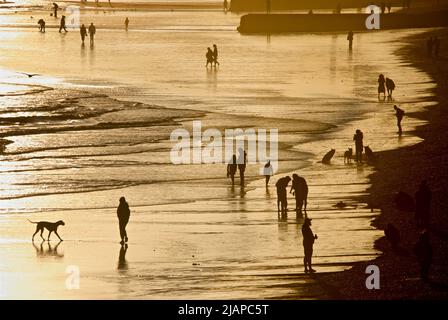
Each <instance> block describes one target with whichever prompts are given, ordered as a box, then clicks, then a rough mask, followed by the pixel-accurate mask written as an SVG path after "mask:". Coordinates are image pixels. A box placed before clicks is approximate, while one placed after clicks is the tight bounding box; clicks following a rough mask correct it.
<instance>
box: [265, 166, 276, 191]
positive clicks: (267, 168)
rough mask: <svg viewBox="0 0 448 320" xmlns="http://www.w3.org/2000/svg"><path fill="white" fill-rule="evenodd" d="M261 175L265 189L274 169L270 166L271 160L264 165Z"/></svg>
mask: <svg viewBox="0 0 448 320" xmlns="http://www.w3.org/2000/svg"><path fill="white" fill-rule="evenodd" d="M263 175H264V176H265V178H266V188H267V187H268V183H269V179H271V176H273V175H274V169H273V168H272V165H271V160H268V162H267V163H266V164H265V165H264V168H263Z"/></svg>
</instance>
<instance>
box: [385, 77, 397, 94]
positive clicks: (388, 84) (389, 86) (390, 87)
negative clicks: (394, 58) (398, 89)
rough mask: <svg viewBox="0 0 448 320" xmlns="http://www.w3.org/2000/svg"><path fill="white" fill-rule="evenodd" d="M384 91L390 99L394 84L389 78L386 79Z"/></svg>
mask: <svg viewBox="0 0 448 320" xmlns="http://www.w3.org/2000/svg"><path fill="white" fill-rule="evenodd" d="M386 89H387V96H388V97H392V92H393V91H394V90H395V82H394V81H393V80H392V79H390V78H386Z"/></svg>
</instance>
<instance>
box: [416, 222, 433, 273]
mask: <svg viewBox="0 0 448 320" xmlns="http://www.w3.org/2000/svg"><path fill="white" fill-rule="evenodd" d="M414 254H415V255H416V256H417V260H418V263H419V265H420V277H421V279H422V280H424V281H427V280H428V277H429V268H430V267H431V263H432V247H431V242H430V241H429V232H428V230H423V232H422V233H421V234H420V237H419V239H418V241H417V243H416V244H415V245H414Z"/></svg>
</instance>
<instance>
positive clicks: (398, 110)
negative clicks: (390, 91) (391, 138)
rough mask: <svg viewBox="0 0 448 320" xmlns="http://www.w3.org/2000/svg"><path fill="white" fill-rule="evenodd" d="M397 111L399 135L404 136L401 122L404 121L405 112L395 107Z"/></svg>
mask: <svg viewBox="0 0 448 320" xmlns="http://www.w3.org/2000/svg"><path fill="white" fill-rule="evenodd" d="M394 109H395V117H397V127H398V134H400V135H401V134H402V132H403V131H402V129H401V120H403V117H404V111H403V110H402V109H400V108H398V107H397V106H394Z"/></svg>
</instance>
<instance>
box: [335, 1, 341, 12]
mask: <svg viewBox="0 0 448 320" xmlns="http://www.w3.org/2000/svg"><path fill="white" fill-rule="evenodd" d="M341 12H342V7H341V4H340V3H338V6H337V7H336V10H335V13H336V14H340V13H341Z"/></svg>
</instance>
